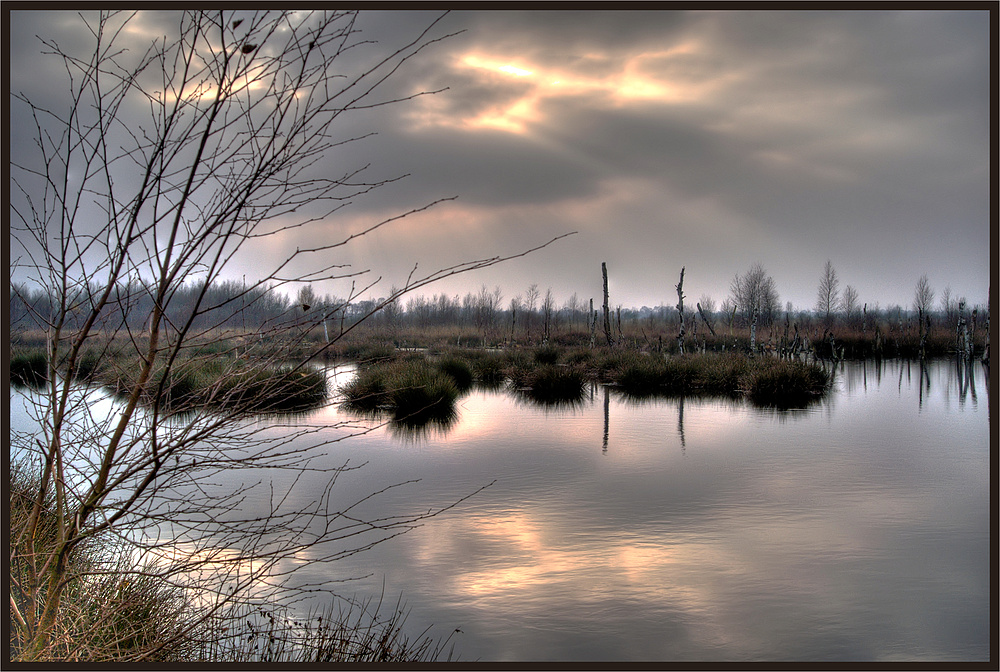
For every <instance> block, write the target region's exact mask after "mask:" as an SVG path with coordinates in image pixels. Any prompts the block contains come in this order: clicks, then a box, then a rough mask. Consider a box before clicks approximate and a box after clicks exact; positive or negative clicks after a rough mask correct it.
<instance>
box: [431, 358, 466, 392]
mask: <svg viewBox="0 0 1000 672" xmlns="http://www.w3.org/2000/svg"><path fill="white" fill-rule="evenodd" d="M437 368H438V370H439V371H440V372H441V373H443V374H445V375H446V376H448V377H449V378H451V379H452V381H453V382H454V383H455V387H456V388H457V389H458V391H459V392H465V391H466V390H468V389H469V388H471V387H472V381H473V374H472V367H471V366H470V365H469V363H468V362H467V361H465V360H463V359H461V358H459V357H456V356H454V355H447V356H445V357H443V358H442V359H440V360H439V361H438V363H437Z"/></svg>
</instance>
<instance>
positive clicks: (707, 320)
mask: <svg viewBox="0 0 1000 672" xmlns="http://www.w3.org/2000/svg"><path fill="white" fill-rule="evenodd" d="M695 305H696V306H697V307H698V314H699V315H701V319H702V321H704V323H705V325H706V326H707V327H708V330H709V331H710V332H712V336H715V329H714V328H713V327H712V321H711V320H710V319H708V315H707V314H706V313H705V311H704V310H702V307H701V304H700V303H697V304H695Z"/></svg>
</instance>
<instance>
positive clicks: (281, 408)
mask: <svg viewBox="0 0 1000 672" xmlns="http://www.w3.org/2000/svg"><path fill="white" fill-rule="evenodd" d="M140 364H141V360H140V358H139V356H138V355H137V354H136V353H135V352H133V353H132V354H131V355H130V354H126V353H124V352H123V351H122V350H120V349H119V350H115V349H111V348H110V347H107V346H105V347H103V348H98V347H96V346H95V347H91V348H89V349H87V350H85V351H84V352H83V353H82V354H81V356H80V358H79V364H78V366H77V369H76V371H75V372H74V374H75V378H76V379H77V380H79V381H83V382H90V383H96V384H99V385H102V386H104V387H106V388H108V389H109V390H111V391H112V392H114V393H115V394H119V395H122V394H128V393H129V392H131V391H132V390H133V389H134V388H135V387H136V386H137V385H138V384H139V372H140V369H141V366H140ZM47 377H48V358H47V357H46V353H45V352H44V350H40V349H37V348H33V349H28V350H26V349H20V350H18V351H15V352H14V353H13V354H12V356H11V382H12V383H13V384H15V385H18V384H19V385H24V386H30V387H39V386H41V385H42V384H43V383H44V382H45V380H46V379H47ZM326 396H327V386H326V377H325V376H324V374H323V372H322V371H317V370H315V369H312V368H306V367H298V368H296V367H292V366H283V365H271V366H264V365H261V364H259V363H256V362H254V361H251V360H248V359H245V358H240V357H237V356H235V354H233V353H232V352H229V353H225V352H222V353H201V352H192V353H189V354H188V355H187V356H185V357H183V358H179V359H178V360H176V361H175V362H174V363H173V365H172V366H171V367H170V371H169V372H167V371H166V370H165V368H164V367H163V366H158V367H155V368H154V370H153V371H152V373H151V375H150V377H149V379H148V380H147V381H146V383H145V384H144V385H143V389H142V391H141V393H140V400H141V401H142V402H143V403H145V404H147V405H153V404H155V403H158V404H160V405H162V406H163V407H164V408H167V409H170V410H173V411H184V410H188V409H193V408H199V407H209V408H215V409H220V410H221V409H225V410H228V411H232V412H237V413H264V412H268V413H280V412H286V411H297V410H302V409H305V408H309V407H311V406H314V405H317V404H319V403H322V402H323V400H324V399H326Z"/></svg>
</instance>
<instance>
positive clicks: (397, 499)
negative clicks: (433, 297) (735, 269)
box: [325, 362, 989, 660]
mask: <svg viewBox="0 0 1000 672" xmlns="http://www.w3.org/2000/svg"><path fill="white" fill-rule="evenodd" d="M867 366H869V367H871V366H872V365H871V364H870V363H869V364H868V365H867ZM907 366H913V367H917V365H916V364H913V365H908V364H907V363H905V362H904V363H899V362H888V363H886V364H884V365H883V368H882V371H881V374H880V376H881V380H879V375H878V374H877V373H876V372H875V371H873V370H871V369H869V370H867V371H865V370H864V369H863V368H862V366H861V365H858V364H847V365H846V366H844V367H842V369H841V371H839V372H838V378H837V383H836V385H837V390H836V392H835V394H834V396H833V397H832V398H831V399H829V400H828V401H825V402H823V403H822V404H819V405H817V406H815V407H813V408H810V409H808V410H806V411H800V412H794V413H784V412H776V411H767V410H760V409H754V408H751V407H749V406H747V405H742V404H735V403H733V402H731V401H726V400H707V399H693V398H687V399H685V400H684V401H683V419H682V420H683V427H682V428H681V427H679V426H678V420H679V418H680V414H679V411H680V407H681V403H682V402H681V401H680V400H679V399H658V400H652V401H650V402H647V403H645V404H641V405H640V404H635V403H633V402H625V401H624V400H621V399H616V398H615V397H614V396H611V397H610V399H609V403H608V444H607V445H608V449H607V451H606V452H605V451H602V443H603V442H602V435H603V433H604V429H605V417H604V396H603V391H602V390H600V389H598V390H597V391H596V392H595V394H594V396H593V399H592V400H591V399H590V398H589V397H587V398H586V401H585V403H584V404H583V405H582V406H578V407H574V408H568V409H562V410H560V409H532V408H530V407H528V406H525V405H524V404H523V403H519V402H517V401H516V400H514V399H512V398H511V397H509V396H506V395H503V394H494V393H487V392H482V391H473V392H471V393H470V394H469V395H467V396H465V397H463V398H462V400H461V401H460V403H459V421H458V422H457V423H456V425H455V426H454V427H453V428H452V429H451V430H449V431H448V432H447V433H446V434H443V435H437V436H432V437H428V438H426V439H425V440H420V441H416V442H413V441H410V442H405V443H404V442H401V441H399V440H396V439H392V438H389V437H387V436H386V435H385V434H384V433H381V432H374V433H372V434H370V435H368V436H366V437H364V438H363V439H360V440H357V441H351V442H349V443H345V444H343V447H344V450H345V455H348V454H349V455H351V456H352V459H358V460H369V464H368V465H367V466H366V467H365V468H364V469H363V470H361V471H360V472H358V477H359V479H361V480H362V481H363V482H364V483H365V484H371V483H373V482H382V481H391V480H393V479H397V480H404V479H409V478H420V479H421V482H420V483H418V484H415V485H413V486H408V487H406V488H404V489H401V490H399V491H396V492H393V493H390V495H389V496H388V497H387V498H385V499H384V500H383V501H382V503H381V504H380V506H385V507H386V510H397V509H420V508H422V507H426V506H430V505H432V504H433V503H438V504H440V503H441V502H446V501H449V500H453V499H456V498H458V497H461V496H463V495H465V494H467V493H468V492H470V491H471V490H473V489H475V488H476V487H479V486H482V485H485V484H486V483H489V482H490V481H492V480H493V479H496V483H495V484H494V485H492V486H491V487H489V488H487V490H485V491H484V492H482V493H480V494H478V495H477V496H476V497H474V498H472V499H471V500H469V501H467V502H464V503H463V504H462V505H460V506H459V507H457V508H456V509H455V510H452V511H449V512H447V513H446V514H444V515H442V516H441V517H438V518H435V519H433V520H430V521H428V522H427V523H426V524H425V525H424V526H423V527H422V528H420V529H418V530H415V531H414V532H411V533H409V534H407V535H405V536H404V537H402V538H399V539H394V540H391V541H389V542H387V543H386V544H384V545H382V546H379V547H376V548H375V549H373V550H372V551H370V552H367V553H365V554H363V555H360V556H356V557H355V558H352V559H348V560H347V561H344V562H343V563H338V566H337V568H336V571H337V572H345V575H347V574H349V575H352V576H360V575H362V574H364V573H366V571H368V572H372V577H371V578H370V579H367V580H365V581H360V582H357V584H356V585H353V584H349V585H345V586H344V589H345V592H349V590H350V588H351V587H352V586H353V587H355V588H356V589H357V590H358V591H359V592H365V591H366V590H367V591H373V592H378V591H380V590H381V588H382V581H383V578H384V580H385V584H386V589H387V590H388V591H389V592H390V594H394V593H397V592H402V593H403V595H404V599H406V600H407V602H408V603H409V605H410V606H411V607H412V608H413V614H412V616H411V622H412V623H421V624H424V625H426V624H430V623H434V624H437V625H438V626H439V627H440V628H442V630H441V631H442V632H450V630H451V629H452V628H454V627H459V628H461V629H462V630H463V632H464V634H461V635H459V636H458V637H459V638H458V639H457V640H456V641H457V644H458V647H457V648H458V651H459V652H460V653H461V654H462V656H463V658H465V659H469V658H481V659H483V660H494V659H521V660H526V659H528V660H530V659H539V660H542V659H546V660H547V659H563V660H565V659H576V660H589V659H604V660H609V659H622V660H624V659H630V660H643V659H645V660H671V659H687V660H699V659H711V660H723V659H725V660H753V659H772V660H773V659H785V660H788V659H798V660H817V659H826V660H831V659H833V660H892V659H904V660H915V659H934V660H938V659H982V658H984V657H985V656H986V655H987V652H988V608H989V602H988V591H989V581H988V576H989V574H988V563H989V561H988V548H989V489H988V488H989V451H988V439H987V421H986V409H985V408H984V407H983V406H982V404H979V405H976V404H973V403H971V393H970V392H969V391H968V390H966V392H965V398H964V401H963V399H962V396H961V394H960V393H961V390H960V388H959V387H957V386H956V385H957V380H956V377H955V375H954V373H953V372H952V371H951V370H950V369H949V368H948V365H947V364H945V365H937V364H935V365H932V366H931V367H929V369H928V376H929V379H930V390H929V392H928V390H926V389H925V390H924V391H923V393H922V394H921V393H918V391H917V389H916V384H917V381H918V380H919V378H918V376H919V375H920V374H919V367H917V368H914V369H913V370H912V371H911V372H910V373H909V376H908V374H907V370H906V367H907ZM900 374H902V376H901V375H900ZM975 375H976V376H977V378H976V380H975V381H974V382H975V384H976V390H977V391H978V394H979V398H980V399H982V400H983V402H984V403H985V399H986V396H985V394H986V393H985V382H984V380H983V378H982V371H981V369H979V370H977V371H976V374H975ZM901 380H902V383H900V381H901ZM908 380H909V382H908ZM925 388H926V380H925ZM948 388H951V389H950V390H949V389H948ZM681 429H682V430H683V435H684V442H683V445H682V441H681ZM378 510H380V509H372V511H373V512H377V511H378ZM365 570H366V571H365ZM325 571H328V570H325Z"/></svg>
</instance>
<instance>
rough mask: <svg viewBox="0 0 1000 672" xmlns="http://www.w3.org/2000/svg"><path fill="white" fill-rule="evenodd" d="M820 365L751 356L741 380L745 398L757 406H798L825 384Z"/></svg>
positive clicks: (825, 373) (814, 396) (823, 372)
mask: <svg viewBox="0 0 1000 672" xmlns="http://www.w3.org/2000/svg"><path fill="white" fill-rule="evenodd" d="M829 380H830V379H829V374H828V373H827V372H826V371H825V370H824V369H823V368H821V367H818V366H809V365H806V364H803V363H802V362H798V361H788V360H767V359H762V360H755V364H754V366H752V367H750V369H749V370H748V371H747V373H746V377H745V379H744V380H743V381H742V385H743V388H744V390H745V393H746V396H747V398H748V399H749V400H750V401H751V402H752V403H754V404H757V405H759V406H772V407H775V408H800V407H804V406H806V405H807V404H808V403H809V402H811V401H812V400H814V399H816V398H817V397H818V396H819V395H821V394H822V393H823V392H824V391H825V390H826V388H827V387H828V385H829Z"/></svg>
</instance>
